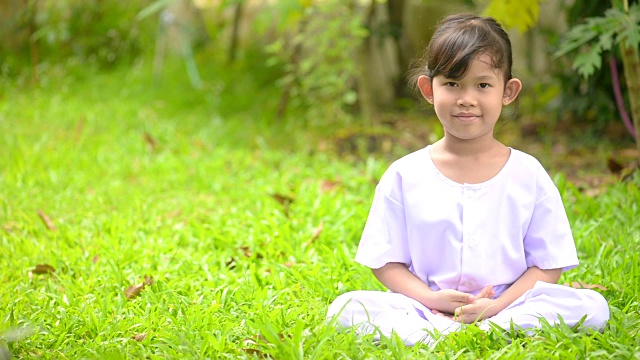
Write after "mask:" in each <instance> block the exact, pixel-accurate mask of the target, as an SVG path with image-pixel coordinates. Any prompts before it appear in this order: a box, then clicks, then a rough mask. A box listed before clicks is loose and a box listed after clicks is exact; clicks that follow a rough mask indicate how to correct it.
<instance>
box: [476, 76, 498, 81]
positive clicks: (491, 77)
mask: <svg viewBox="0 0 640 360" xmlns="http://www.w3.org/2000/svg"><path fill="white" fill-rule="evenodd" d="M496 77H497V76H496V75H480V76H476V77H475V78H474V80H479V81H482V80H495V79H496Z"/></svg>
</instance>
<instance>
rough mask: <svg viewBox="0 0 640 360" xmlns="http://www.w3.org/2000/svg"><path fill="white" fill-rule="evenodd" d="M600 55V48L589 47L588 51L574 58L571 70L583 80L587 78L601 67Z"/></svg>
mask: <svg viewBox="0 0 640 360" xmlns="http://www.w3.org/2000/svg"><path fill="white" fill-rule="evenodd" d="M600 53H601V48H600V47H598V46H593V47H591V48H590V49H589V51H587V52H585V53H581V54H578V56H576V59H575V60H574V61H573V66H572V68H573V69H574V70H577V71H578V73H579V74H580V75H582V76H583V77H584V78H588V77H589V76H591V75H592V74H593V73H594V72H595V71H596V70H597V69H599V68H600V67H601V66H602V56H600Z"/></svg>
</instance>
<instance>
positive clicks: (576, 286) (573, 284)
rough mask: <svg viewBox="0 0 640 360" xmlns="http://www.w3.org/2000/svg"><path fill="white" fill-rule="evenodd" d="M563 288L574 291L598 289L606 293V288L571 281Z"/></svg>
mask: <svg viewBox="0 0 640 360" xmlns="http://www.w3.org/2000/svg"><path fill="white" fill-rule="evenodd" d="M564 286H568V287H572V288H574V289H599V290H603V291H606V290H607V288H606V287H604V286H602V285H600V284H587V283H583V282H579V281H572V282H570V283H565V284H564Z"/></svg>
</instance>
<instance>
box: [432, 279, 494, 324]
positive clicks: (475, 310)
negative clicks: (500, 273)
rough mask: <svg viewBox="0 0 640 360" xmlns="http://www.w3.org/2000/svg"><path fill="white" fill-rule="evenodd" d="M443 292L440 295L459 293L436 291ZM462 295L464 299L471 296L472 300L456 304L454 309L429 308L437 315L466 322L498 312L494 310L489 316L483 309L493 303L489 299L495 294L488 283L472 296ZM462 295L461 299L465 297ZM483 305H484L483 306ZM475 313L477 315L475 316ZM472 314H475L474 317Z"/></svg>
mask: <svg viewBox="0 0 640 360" xmlns="http://www.w3.org/2000/svg"><path fill="white" fill-rule="evenodd" d="M442 292H444V294H442V295H445V297H446V295H448V294H449V293H452V292H453V293H460V292H458V291H455V290H440V291H438V293H442ZM462 294H464V295H466V296H465V297H466V299H467V300H468V299H470V298H469V297H468V296H471V298H473V301H471V302H470V303H467V304H462V305H460V306H458V307H457V308H455V309H451V310H448V311H447V310H443V309H442V308H433V309H432V310H431V312H432V313H434V314H436V315H439V316H444V317H448V318H450V319H452V320H455V321H459V322H467V323H471V322H474V321H476V320H481V319H486V318H487V317H490V316H493V315H495V314H497V313H498V312H497V311H496V312H495V313H493V312H492V313H493V314H492V315H490V316H487V315H488V314H489V313H487V312H486V311H483V310H485V309H487V308H489V307H491V306H492V304H493V300H491V298H493V297H494V296H495V294H496V293H495V292H494V291H493V286H491V285H489V286H485V287H484V288H482V290H480V292H479V293H478V294H477V295H476V296H472V295H469V294H466V293H462ZM465 297H463V299H464V298H465ZM455 303H456V302H452V303H450V304H452V305H454V304H455ZM457 303H462V302H461V301H458V302H457ZM483 306H485V307H483ZM476 315H477V316H476ZM474 316H476V317H475V318H474Z"/></svg>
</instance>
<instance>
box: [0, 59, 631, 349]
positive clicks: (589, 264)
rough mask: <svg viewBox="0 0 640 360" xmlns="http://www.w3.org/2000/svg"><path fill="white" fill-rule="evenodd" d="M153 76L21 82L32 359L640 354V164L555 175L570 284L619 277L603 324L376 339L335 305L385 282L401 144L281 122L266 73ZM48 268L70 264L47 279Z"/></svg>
mask: <svg viewBox="0 0 640 360" xmlns="http://www.w3.org/2000/svg"><path fill="white" fill-rule="evenodd" d="M147 71H148V70H147V69H146V67H144V66H134V67H133V68H132V69H119V70H115V71H113V72H110V73H97V72H95V71H92V70H87V71H84V72H80V73H79V74H76V75H74V76H67V74H66V73H64V72H62V73H56V72H55V71H53V70H52V71H51V73H50V75H48V77H45V78H44V79H42V85H39V86H28V85H25V84H18V83H17V82H15V81H14V82H11V81H8V82H5V83H4V85H3V92H4V95H3V96H2V97H1V98H0V149H1V150H0V151H1V154H2V156H1V159H0V226H1V228H0V334H2V333H4V334H5V335H4V337H5V338H6V337H7V336H8V335H7V334H11V333H15V331H16V329H21V328H24V329H26V331H27V333H26V335H25V334H23V336H19V338H18V339H12V340H14V341H11V342H9V343H8V347H9V349H10V351H11V352H12V353H13V354H14V355H15V356H17V357H18V358H55V359H65V358H68V359H78V358H114V359H117V358H150V359H155V358H234V359H235V358H243V357H244V358H252V357H266V356H270V357H273V358H275V359H297V358H300V359H301V358H305V359H306V358H309V359H316V358H320V359H336V358H357V359H360V358H370V359H377V358H396V359H407V358H416V359H418V358H425V357H442V358H474V359H475V358H504V357H512V358H534V359H538V358H544V359H564V358H569V357H570V358H583V357H593V358H603V357H604V358H606V357H610V358H615V359H619V358H634V357H635V358H639V357H640V350H639V349H640V334H638V333H639V331H640V315H639V310H640V309H639V305H638V303H639V302H640V298H639V296H640V265H639V260H640V256H639V255H638V253H639V252H640V251H639V250H640V221H639V220H638V219H640V209H639V207H640V190H639V187H640V176H637V175H636V176H635V178H633V179H631V180H629V181H626V182H618V183H616V184H614V185H610V186H609V187H608V188H607V191H606V192H605V193H603V194H601V195H599V196H597V197H595V198H592V197H588V196H585V195H584V194H583V193H581V192H579V191H578V190H576V188H575V187H573V186H572V185H571V184H569V183H567V182H566V181H565V179H564V177H563V176H562V175H561V174H560V175H558V176H556V180H557V182H558V184H559V186H560V188H561V191H562V193H563V196H564V198H565V201H566V205H567V208H568V211H569V216H570V220H571V223H572V226H573V230H574V234H575V237H576V241H577V245H578V250H579V253H580V258H581V261H582V262H581V266H580V267H579V268H578V269H576V270H573V271H571V272H569V273H566V274H565V275H564V276H563V279H562V280H561V281H563V282H565V281H578V280H579V281H583V282H586V283H592V284H594V283H597V284H601V285H603V286H605V287H607V289H608V290H606V291H604V292H603V294H604V295H605V297H606V298H607V299H608V300H609V302H610V305H611V309H612V319H611V321H610V323H609V325H608V327H607V329H606V330H605V331H604V332H603V333H602V334H600V333H595V334H594V333H589V334H585V333H580V332H574V331H572V330H571V329H569V328H567V327H566V326H558V327H550V326H546V327H545V328H544V329H543V330H541V331H540V332H539V333H537V334H536V335H534V336H532V337H525V336H522V335H521V334H502V333H500V332H491V333H489V334H488V335H487V336H482V335H481V334H478V332H477V331H476V330H475V329H473V328H469V329H467V330H465V331H462V332H460V333H458V334H455V335H452V336H449V337H447V338H445V339H443V341H442V342H440V343H439V344H438V345H437V347H435V348H434V349H429V348H428V347H426V346H416V347H413V348H409V347H405V346H404V345H402V343H401V341H399V339H397V338H391V339H384V340H383V341H382V342H380V343H379V344H373V343H372V341H371V338H370V337H357V336H355V335H354V334H353V333H351V332H338V331H336V330H335V329H334V328H333V327H332V326H327V325H326V324H325V320H324V316H325V313H326V309H327V306H328V304H329V303H330V302H331V301H332V300H333V299H334V298H335V297H336V296H338V295H339V294H341V293H343V292H346V291H350V290H356V289H382V287H381V286H380V285H379V284H378V283H377V281H376V280H375V279H374V278H373V276H372V275H371V273H370V271H369V270H368V269H366V268H364V267H362V266H360V265H358V264H356V263H355V262H354V261H353V256H354V254H355V250H356V246H357V242H358V240H359V236H360V233H361V230H362V227H363V225H364V221H365V220H366V216H367V213H368V210H369V204H370V201H371V197H372V195H373V190H374V187H375V184H376V182H377V180H378V178H379V176H380V175H381V174H382V172H383V171H384V170H385V169H386V167H387V166H388V164H389V159H388V158H386V157H385V156H382V155H370V156H367V157H365V158H364V159H361V160H355V161H354V160H347V159H344V158H341V157H339V156H337V155H334V154H332V153H331V152H328V151H321V150H319V149H317V147H318V144H320V143H321V141H320V140H318V138H319V135H318V134H315V135H314V134H313V133H311V132H309V131H305V130H304V129H303V128H304V127H302V126H295V122H293V121H288V122H281V123H274V121H273V119H272V116H269V115H268V113H269V112H270V111H273V109H275V105H274V104H277V100H278V92H277V90H276V89H274V88H273V87H267V86H264V85H265V83H266V82H267V81H269V79H267V78H263V79H255V78H251V77H250V76H248V75H244V76H242V75H238V74H242V73H246V72H245V71H243V70H242V69H239V70H238V71H237V72H236V73H235V74H232V73H226V74H225V72H224V71H221V70H215V69H213V70H210V71H209V73H208V74H207V75H206V76H209V78H210V79H211V78H217V79H218V80H215V81H214V80H209V81H208V85H207V88H206V89H205V90H204V91H195V90H193V89H191V88H190V87H189V85H188V82H187V81H186V77H184V76H183V75H182V74H181V73H180V72H178V71H176V73H174V74H173V75H171V74H170V76H168V77H167V79H166V80H165V82H164V83H163V84H161V85H153V84H152V82H151V80H150V77H149V76H148V74H147ZM232 80H233V81H232ZM277 195H279V196H281V197H283V198H291V199H292V201H291V202H290V204H288V205H287V204H283V203H282V202H281V201H277V199H276V198H277V197H278V196H277ZM39 211H41V212H42V213H43V214H46V215H47V216H48V217H49V218H50V219H51V221H52V222H53V224H54V225H55V230H50V229H49V228H48V227H47V226H46V224H45V222H44V221H43V220H42V218H41V217H40V216H39V214H38V212H39ZM319 229H321V232H320V233H319V235H318V236H317V237H316V236H315V235H317V233H318V231H319ZM314 233H315V235H314ZM37 264H49V265H51V266H53V267H54V268H55V272H54V273H52V274H40V275H39V274H31V275H30V271H31V270H32V269H33V268H34V266H35V265H37ZM145 276H152V277H153V284H152V285H150V286H147V287H146V288H144V289H143V290H142V291H141V293H140V295H139V296H137V297H135V298H133V299H131V300H128V299H127V298H126V297H125V293H124V290H125V289H126V288H127V287H129V286H130V285H134V284H140V283H142V282H143V281H144V278H145ZM138 334H145V335H146V337H144V339H140V340H141V341H138V340H136V339H133V338H132V337H134V336H136V335H138ZM0 336H2V335H0ZM5 340H6V339H5ZM1 342H2V341H1V338H0V343H1ZM1 357H2V354H1V353H0V358H1Z"/></svg>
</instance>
